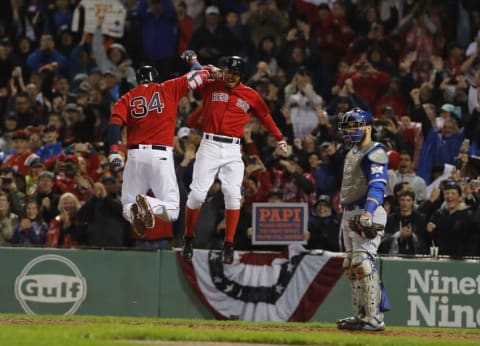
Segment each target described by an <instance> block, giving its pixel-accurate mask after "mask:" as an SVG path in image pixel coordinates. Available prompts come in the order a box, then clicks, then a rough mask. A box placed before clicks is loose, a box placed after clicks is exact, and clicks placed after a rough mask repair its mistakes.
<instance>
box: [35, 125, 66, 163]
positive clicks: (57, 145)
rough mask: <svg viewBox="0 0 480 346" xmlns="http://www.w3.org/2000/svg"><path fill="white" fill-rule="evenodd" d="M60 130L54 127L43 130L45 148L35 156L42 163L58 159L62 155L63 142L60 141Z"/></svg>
mask: <svg viewBox="0 0 480 346" xmlns="http://www.w3.org/2000/svg"><path fill="white" fill-rule="evenodd" d="M58 137H59V134H58V130H57V128H56V127H55V126H54V125H48V126H47V127H45V128H44V129H43V146H42V147H41V148H39V149H38V150H37V151H36V152H35V154H37V155H38V157H39V158H40V159H41V160H42V161H46V160H48V159H50V158H52V157H57V156H59V155H60V154H61V153H62V142H60V141H59V140H58Z"/></svg>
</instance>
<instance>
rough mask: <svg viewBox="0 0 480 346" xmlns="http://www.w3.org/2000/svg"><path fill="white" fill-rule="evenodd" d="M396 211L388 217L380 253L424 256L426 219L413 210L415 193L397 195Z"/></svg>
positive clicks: (406, 192) (405, 192)
mask: <svg viewBox="0 0 480 346" xmlns="http://www.w3.org/2000/svg"><path fill="white" fill-rule="evenodd" d="M397 198H398V205H399V207H398V210H396V211H393V212H392V213H390V214H389V215H388V219H387V224H386V226H385V236H384V238H383V239H382V243H381V245H380V248H379V252H380V253H386V254H390V255H399V254H400V255H423V254H426V245H425V238H426V234H425V227H426V224H427V219H426V217H425V216H424V215H423V214H421V213H419V212H418V211H417V210H416V208H415V192H413V191H410V190H405V191H401V192H399V193H398V195H397Z"/></svg>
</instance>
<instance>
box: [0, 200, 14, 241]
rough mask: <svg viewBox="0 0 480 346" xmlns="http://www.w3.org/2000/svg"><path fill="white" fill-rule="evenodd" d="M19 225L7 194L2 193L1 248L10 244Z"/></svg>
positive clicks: (0, 204)
mask: <svg viewBox="0 0 480 346" xmlns="http://www.w3.org/2000/svg"><path fill="white" fill-rule="evenodd" d="M17 224H18V215H17V214H14V213H12V212H11V211H10V202H9V201H8V195H7V193H5V192H3V191H0V246H5V245H9V244H10V239H11V238H12V235H13V232H14V230H15V227H16V226H17Z"/></svg>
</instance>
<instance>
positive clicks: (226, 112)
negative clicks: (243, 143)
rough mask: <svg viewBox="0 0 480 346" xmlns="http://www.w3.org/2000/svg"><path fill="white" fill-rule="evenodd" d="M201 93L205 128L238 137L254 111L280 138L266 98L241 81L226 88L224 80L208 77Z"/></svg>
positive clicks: (206, 130) (280, 137) (205, 129)
mask: <svg viewBox="0 0 480 346" xmlns="http://www.w3.org/2000/svg"><path fill="white" fill-rule="evenodd" d="M200 93H201V95H202V99H203V130H204V131H205V132H209V133H216V134H219V135H224V136H229V137H239V138H241V137H242V136H243V127H244V126H245V124H246V123H247V122H248V120H249V119H250V115H253V116H255V117H257V118H258V119H259V120H260V121H261V123H262V124H263V125H264V126H265V128H266V129H267V130H268V131H270V132H271V133H272V134H273V135H274V136H275V138H276V139H277V140H282V139H283V137H282V134H281V132H280V130H279V129H278V127H277V125H276V124H275V122H274V121H273V119H272V117H271V115H270V111H269V109H268V106H267V105H266V103H265V101H263V99H262V97H261V96H260V95H259V94H258V93H257V92H256V91H255V90H253V89H252V88H250V87H248V86H246V85H244V84H242V83H240V84H239V85H238V86H236V87H235V88H233V89H228V88H227V87H225V83H224V82H223V81H209V82H208V84H207V85H206V86H205V87H203V88H202V89H201V90H200Z"/></svg>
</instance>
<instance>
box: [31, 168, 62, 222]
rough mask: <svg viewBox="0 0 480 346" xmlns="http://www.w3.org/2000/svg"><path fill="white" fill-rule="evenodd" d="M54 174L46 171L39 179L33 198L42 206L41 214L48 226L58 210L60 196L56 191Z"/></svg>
mask: <svg viewBox="0 0 480 346" xmlns="http://www.w3.org/2000/svg"><path fill="white" fill-rule="evenodd" d="M54 178H55V177H54V174H53V173H52V172H50V171H47V170H44V171H43V172H41V173H40V174H39V175H38V177H37V190H36V191H35V193H34V195H33V196H32V197H33V198H35V199H36V200H37V203H38V205H39V206H40V214H41V216H42V218H43V220H45V222H47V223H48V224H49V223H50V221H51V220H52V219H53V218H54V217H55V215H56V214H57V210H58V201H59V199H60V194H58V193H57V192H56V191H55V190H54V189H53V187H54Z"/></svg>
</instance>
